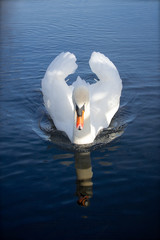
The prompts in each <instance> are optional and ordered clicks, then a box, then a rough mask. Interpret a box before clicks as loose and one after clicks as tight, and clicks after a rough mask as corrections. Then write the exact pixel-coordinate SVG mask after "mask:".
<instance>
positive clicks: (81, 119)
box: [76, 110, 84, 130]
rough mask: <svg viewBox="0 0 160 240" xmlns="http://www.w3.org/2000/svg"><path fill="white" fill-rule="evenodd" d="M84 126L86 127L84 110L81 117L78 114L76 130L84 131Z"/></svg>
mask: <svg viewBox="0 0 160 240" xmlns="http://www.w3.org/2000/svg"><path fill="white" fill-rule="evenodd" d="M83 126H84V110H82V114H81V116H78V114H77V122H76V128H77V129H78V130H82V129H83Z"/></svg>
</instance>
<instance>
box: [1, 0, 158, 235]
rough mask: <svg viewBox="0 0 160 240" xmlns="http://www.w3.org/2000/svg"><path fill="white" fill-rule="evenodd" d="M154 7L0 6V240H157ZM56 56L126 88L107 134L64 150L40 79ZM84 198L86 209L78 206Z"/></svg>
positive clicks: (123, 0)
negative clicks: (105, 64) (115, 73)
mask: <svg viewBox="0 0 160 240" xmlns="http://www.w3.org/2000/svg"><path fill="white" fill-rule="evenodd" d="M158 15H159V1H140V0H139V1H138V0H137V1H129V0H128V1H127V0H117V1H111V0H110V1H105V0H101V1H98V0H94V1H91V0H88V1H84V0H82V1H77V0H75V1H71V0H69V1H65V0H62V1H58V0H54V1H51V0H46V1H38V0H37V1H35V0H31V1H27V0H21V1H20V0H14V1H9V0H8V1H4V0H3V1H1V38H0V50H1V55H0V76H1V82H0V126H1V127H0V129H1V131H0V156H1V161H0V169H1V172H0V180H1V185H0V193H1V196H0V203H1V216H0V219H1V224H0V226H1V239H24V240H31V239H34V240H35V239H84V238H87V239H111V240H113V239H114V240H120V239H136V240H137V239H141V240H146V239H148V240H155V239H159V237H160V232H159V222H160V207H159V201H160V192H159V187H160V175H159V172H160V163H159V154H160V152H159V137H160V130H159V129H160V124H159V116H160V115H159V103H160V102H159V93H160V92H159V88H160V85H159V79H160V71H159V32H158V28H159V23H158V20H159V16H158ZM62 51H70V52H73V53H74V54H75V55H76V57H77V59H78V61H77V63H78V66H79V68H78V70H77V72H76V73H75V74H74V75H73V76H71V78H70V80H69V81H70V82H72V81H73V80H74V79H75V78H76V76H77V75H80V76H81V77H82V78H84V79H86V80H87V81H91V80H92V79H93V78H94V75H93V73H92V72H91V70H90V69H89V65H88V60H89V58H90V55H91V53H92V51H100V52H102V53H104V54H105V55H106V56H108V57H109V58H110V59H111V60H112V61H113V63H114V64H115V65H116V67H117V68H118V70H119V73H120V76H121V78H122V80H123V92H122V97H121V107H120V109H119V111H118V113H117V114H116V116H115V117H114V119H113V121H112V124H111V126H110V129H109V130H106V131H104V132H103V133H101V135H100V136H99V137H98V139H96V142H95V143H94V144H93V145H92V146H89V147H87V148H77V147H76V146H73V145H71V144H70V143H69V142H68V140H67V139H66V137H65V136H63V135H62V134H61V133H59V132H58V131H56V130H55V129H54V126H53V124H52V123H51V122H50V119H49V117H48V116H47V114H46V112H45V109H44V106H43V99H42V94H41V91H40V88H41V79H42V78H43V76H44V73H45V71H46V68H47V67H48V65H49V63H50V62H51V61H52V60H53V58H55V57H56V56H57V55H58V54H59V53H60V52H62ZM83 195H87V196H88V197H89V198H88V199H87V201H86V202H87V203H86V205H87V204H88V207H83V206H80V205H79V204H77V201H78V199H79V201H80V198H81V197H83Z"/></svg>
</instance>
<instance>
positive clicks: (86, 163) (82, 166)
mask: <svg viewBox="0 0 160 240" xmlns="http://www.w3.org/2000/svg"><path fill="white" fill-rule="evenodd" d="M75 167H76V174H77V181H76V183H77V190H76V195H77V196H78V201H77V203H78V204H79V205H81V206H86V207H87V206H88V205H89V198H91V197H92V196H93V189H92V188H93V182H92V176H93V172H92V166H91V159H90V153H89V152H86V153H78V152H76V153H75Z"/></svg>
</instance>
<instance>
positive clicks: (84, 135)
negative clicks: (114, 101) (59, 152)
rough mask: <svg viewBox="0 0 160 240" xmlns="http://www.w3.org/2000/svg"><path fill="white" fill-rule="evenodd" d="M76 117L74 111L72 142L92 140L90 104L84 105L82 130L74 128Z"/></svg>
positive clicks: (79, 142) (84, 142)
mask: <svg viewBox="0 0 160 240" xmlns="http://www.w3.org/2000/svg"><path fill="white" fill-rule="evenodd" d="M76 118H77V113H76V111H75V116H74V129H73V143H75V144H88V143H91V142H93V140H94V137H92V132H91V121H90V104H89V103H88V104H87V105H85V113H84V126H83V129H82V130H78V129H77V128H76Z"/></svg>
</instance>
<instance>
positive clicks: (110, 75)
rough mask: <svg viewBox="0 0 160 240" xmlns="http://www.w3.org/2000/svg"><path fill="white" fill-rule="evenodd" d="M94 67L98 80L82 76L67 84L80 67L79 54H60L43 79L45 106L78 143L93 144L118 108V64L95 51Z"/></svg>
mask: <svg viewBox="0 0 160 240" xmlns="http://www.w3.org/2000/svg"><path fill="white" fill-rule="evenodd" d="M89 65H90V67H91V70H92V71H93V72H94V73H95V74H96V75H97V77H98V78H99V81H97V82H96V83H93V84H89V83H86V82H85V81H84V80H82V79H81V78H80V77H78V78H77V80H76V81H75V82H74V83H73V84H72V85H71V86H68V85H67V83H66V81H65V79H66V77H67V76H68V75H70V74H72V73H74V72H75V70H76V69H77V64H76V57H75V56H74V54H71V53H69V52H66V53H61V54H60V55H58V56H57V57H56V58H55V59H54V60H53V61H52V63H51V64H50V65H49V67H48V69H47V71H46V73H45V76H44V78H43V79H42V92H43V99H44V104H45V107H46V109H47V111H48V113H49V115H50V116H51V118H52V119H53V122H54V124H55V126H56V128H57V129H58V130H61V131H64V132H65V133H66V134H67V135H68V137H69V139H70V141H71V142H72V143H75V144H89V143H92V142H93V141H94V139H95V137H96V136H97V134H98V132H99V131H100V130H101V129H103V128H107V127H108V126H109V124H110V122H111V119H112V118H113V116H114V114H115V113H116V112H117V110H118V108H119V102H120V96H121V90H122V81H121V79H120V76H119V73H118V71H117V69H116V67H115V65H114V64H113V63H112V62H111V61H110V60H109V59H108V58H107V57H105V56H104V55H103V54H101V53H99V52H93V53H92V55H91V58H90V60H89Z"/></svg>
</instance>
